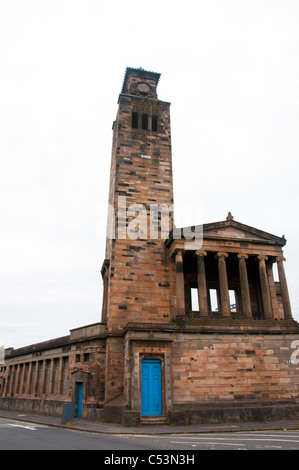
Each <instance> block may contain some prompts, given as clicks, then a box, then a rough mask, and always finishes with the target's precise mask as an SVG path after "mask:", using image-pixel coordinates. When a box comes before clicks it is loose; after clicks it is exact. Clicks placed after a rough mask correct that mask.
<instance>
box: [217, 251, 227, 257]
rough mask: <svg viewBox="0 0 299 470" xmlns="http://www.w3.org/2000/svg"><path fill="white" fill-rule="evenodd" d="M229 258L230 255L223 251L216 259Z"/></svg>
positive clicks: (219, 252)
mask: <svg viewBox="0 0 299 470" xmlns="http://www.w3.org/2000/svg"><path fill="white" fill-rule="evenodd" d="M227 257H228V253H224V252H223V251H218V253H217V254H216V258H227Z"/></svg>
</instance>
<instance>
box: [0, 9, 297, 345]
mask: <svg viewBox="0 0 299 470" xmlns="http://www.w3.org/2000/svg"><path fill="white" fill-rule="evenodd" d="M298 25H299V2H298V0H186V1H185V2H181V1H176V0H159V1H157V0H151V2H148V3H146V2H140V1H135V0H127V1H123V0H122V1H120V0H114V1H113V2H107V1H102V0H84V1H83V0H48V1H47V0H9V1H7V0H0V159H1V167H0V224H1V231H0V345H1V344H4V345H5V347H10V346H13V347H20V346H24V345H27V344H32V343H34V342H39V341H44V340H47V339H52V338H55V337H57V336H64V335H67V334H69V330H70V329H72V328H76V327H78V326H83V325H85V324H89V323H95V322H98V321H100V320H101V317H100V315H101V303H102V280H101V275H100V269H101V265H102V261H103V259H104V250H105V231H106V211H107V200H108V183H109V171H110V156H111V143H112V130H111V127H112V123H113V120H114V118H115V115H116V111H117V99H118V95H119V93H120V90H121V86H122V81H123V77H124V73H125V68H126V66H129V67H143V68H145V69H147V70H152V71H154V72H160V73H162V76H161V79H160V83H159V87H158V95H159V98H160V99H162V100H165V101H170V102H171V103H172V105H171V121H172V143H173V164H174V183H175V186H174V189H175V203H176V205H177V207H178V208H179V207H186V206H187V205H188V203H189V202H190V201H192V203H193V206H194V204H195V205H196V206H198V208H199V209H198V214H197V213H196V211H195V212H193V219H192V220H191V221H190V223H192V224H197V223H199V224H200V223H202V222H205V223H207V222H215V221H220V220H224V219H225V218H226V215H227V213H228V211H231V212H232V214H233V216H234V218H235V220H237V221H239V222H242V223H245V224H248V225H251V226H253V227H256V228H259V229H261V230H265V231H268V232H270V233H273V234H275V235H278V236H282V235H283V234H285V236H286V238H287V240H288V243H287V246H286V248H285V256H286V258H287V262H286V263H285V269H286V274H287V279H288V284H289V290H290V296H291V303H292V307H293V314H294V317H295V319H296V320H298V321H299V292H298V289H297V279H298V273H297V272H298V267H299V250H298V234H299V222H298V217H297V212H298V202H299V200H298V199H299V198H298V185H299V182H298V170H299V163H298V151H299V140H298V124H299V61H298V57H299V28H298ZM202 215H203V219H202ZM197 217H198V218H197ZM184 222H185V221H183V223H184ZM186 222H189V221H187V220H186Z"/></svg>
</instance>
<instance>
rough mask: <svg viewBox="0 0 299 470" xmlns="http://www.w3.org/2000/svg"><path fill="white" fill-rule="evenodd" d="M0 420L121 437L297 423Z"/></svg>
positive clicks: (16, 415)
mask: <svg viewBox="0 0 299 470" xmlns="http://www.w3.org/2000/svg"><path fill="white" fill-rule="evenodd" d="M0 418H4V419H12V420H16V421H25V422H27V423H31V424H37V425H45V426H56V427H61V428H67V429H72V430H77V431H85V432H92V433H101V434H124V435H126V434H127V435H128V434H130V435H132V434H135V435H136V434H139V435H149V434H151V435H157V434H196V433H217V432H242V431H265V430H277V431H281V430H291V429H292V430H299V420H298V419H295V420H281V421H266V422H245V423H243V422H242V423H219V424H192V425H189V426H174V425H168V424H163V425H146V426H132V427H131V426H130V427H126V426H122V425H120V424H113V423H101V422H97V421H87V420H84V419H77V418H76V419H75V420H74V421H73V422H70V423H67V424H62V423H61V417H57V416H44V415H37V414H32V413H22V412H20V411H8V410H0Z"/></svg>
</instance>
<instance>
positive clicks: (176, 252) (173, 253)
mask: <svg viewBox="0 0 299 470" xmlns="http://www.w3.org/2000/svg"><path fill="white" fill-rule="evenodd" d="M185 252H186V250H184V248H175V249H174V250H173V252H172V256H175V255H178V254H179V255H184V254H185Z"/></svg>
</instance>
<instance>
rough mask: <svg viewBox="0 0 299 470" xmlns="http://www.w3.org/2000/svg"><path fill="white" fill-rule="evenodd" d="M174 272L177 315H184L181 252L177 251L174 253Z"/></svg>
mask: <svg viewBox="0 0 299 470" xmlns="http://www.w3.org/2000/svg"><path fill="white" fill-rule="evenodd" d="M175 272H176V306H177V315H185V283H184V269H183V251H182V250H177V251H176V253H175Z"/></svg>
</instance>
